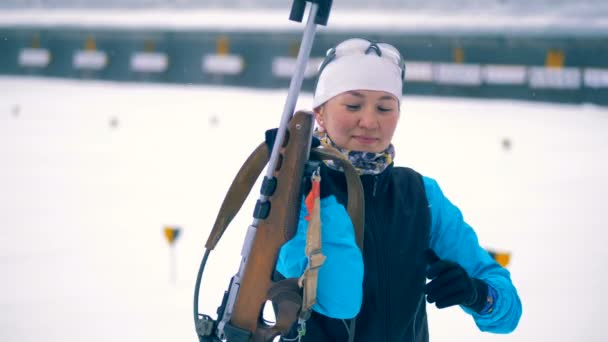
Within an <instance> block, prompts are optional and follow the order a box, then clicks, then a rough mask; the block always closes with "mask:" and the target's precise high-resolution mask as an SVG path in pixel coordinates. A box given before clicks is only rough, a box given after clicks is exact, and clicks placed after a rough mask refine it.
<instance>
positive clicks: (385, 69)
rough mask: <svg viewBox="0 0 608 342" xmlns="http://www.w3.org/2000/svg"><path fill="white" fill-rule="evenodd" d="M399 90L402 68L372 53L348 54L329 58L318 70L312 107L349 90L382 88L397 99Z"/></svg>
mask: <svg viewBox="0 0 608 342" xmlns="http://www.w3.org/2000/svg"><path fill="white" fill-rule="evenodd" d="M402 89H403V78H402V69H401V68H400V67H399V65H397V64H396V63H394V62H393V61H391V60H390V59H388V58H382V57H380V56H378V55H377V54H376V53H368V54H364V53H354V54H349V55H346V56H340V57H337V58H335V59H333V60H331V61H330V62H329V63H328V64H327V65H325V67H324V68H323V69H322V70H321V74H320V75H319V78H318V81H317V86H316V88H315V94H314V98H313V108H317V107H319V106H320V105H322V104H324V103H325V102H327V100H329V99H331V98H332V97H334V96H336V95H339V94H341V93H343V92H346V91H350V90H378V91H385V92H387V93H390V94H392V95H394V96H395V98H397V101H401V95H402Z"/></svg>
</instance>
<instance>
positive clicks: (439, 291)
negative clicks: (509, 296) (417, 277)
mask: <svg viewBox="0 0 608 342" xmlns="http://www.w3.org/2000/svg"><path fill="white" fill-rule="evenodd" d="M425 255H426V259H427V263H428V264H429V267H428V269H427V273H426V277H427V278H428V279H431V281H430V282H429V283H427V284H426V286H425V287H424V293H425V294H426V295H427V297H426V300H427V302H429V303H435V305H436V306H437V308H439V309H443V308H447V307H449V306H452V305H464V306H467V307H469V308H471V309H472V310H473V311H475V312H477V313H479V312H481V311H482V310H483V309H484V308H485V307H486V305H487V304H488V299H487V298H488V285H487V284H486V283H485V282H484V281H482V280H479V279H476V278H471V277H469V275H468V274H467V272H466V271H465V269H464V268H462V266H460V265H459V264H458V263H455V262H453V261H448V260H441V259H439V257H438V256H437V254H435V252H434V251H433V250H432V249H427V250H426V252H425Z"/></svg>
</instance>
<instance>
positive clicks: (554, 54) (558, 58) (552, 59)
mask: <svg viewBox="0 0 608 342" xmlns="http://www.w3.org/2000/svg"><path fill="white" fill-rule="evenodd" d="M565 61H566V55H565V54H564V51H562V50H549V51H547V57H546V58H545V66H546V67H547V68H563V67H564V62H565Z"/></svg>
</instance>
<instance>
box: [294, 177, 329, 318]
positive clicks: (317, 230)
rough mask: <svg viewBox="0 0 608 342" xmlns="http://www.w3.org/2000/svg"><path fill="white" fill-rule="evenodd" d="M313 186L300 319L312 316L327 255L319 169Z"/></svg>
mask: <svg viewBox="0 0 608 342" xmlns="http://www.w3.org/2000/svg"><path fill="white" fill-rule="evenodd" d="M311 180H312V188H311V190H310V194H308V196H307V198H306V203H307V204H308V203H311V202H312V212H310V210H309V215H308V217H307V219H308V229H307V232H306V249H305V253H306V256H307V258H308V265H307V267H306V270H304V274H302V276H301V277H300V279H299V280H298V285H300V287H302V288H303V289H304V291H303V292H304V293H303V298H302V310H301V311H300V319H302V320H306V319H308V317H309V316H310V310H311V308H312V306H313V305H314V304H315V303H316V302H317V282H318V279H319V268H320V267H321V266H322V265H323V263H324V262H325V255H323V252H322V250H321V176H320V175H319V169H317V170H315V172H314V173H313V175H312V177H311Z"/></svg>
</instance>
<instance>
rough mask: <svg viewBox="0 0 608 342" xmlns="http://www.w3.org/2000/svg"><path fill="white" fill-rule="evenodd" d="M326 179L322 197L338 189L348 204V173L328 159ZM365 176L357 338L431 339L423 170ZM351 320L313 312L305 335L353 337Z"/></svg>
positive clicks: (324, 169) (328, 338)
mask: <svg viewBox="0 0 608 342" xmlns="http://www.w3.org/2000/svg"><path fill="white" fill-rule="evenodd" d="M321 179H322V181H321V197H325V196H328V195H330V194H332V195H334V196H336V198H337V200H338V202H340V203H341V204H343V205H345V206H346V201H347V189H346V180H345V177H344V174H343V173H342V172H339V171H335V170H332V169H330V168H328V167H326V166H325V165H322V167H321ZM361 181H362V183H363V189H364V193H365V241H364V248H363V249H364V251H363V260H364V266H365V273H364V280H363V304H362V307H361V311H360V312H359V315H358V316H357V318H356V319H357V321H356V332H355V341H391V342H393V341H408V342H409V341H416V342H418V341H428V326H427V316H426V309H425V298H424V293H423V288H424V284H425V270H426V264H425V259H424V254H423V253H424V250H425V249H426V248H428V246H429V232H430V214H429V210H428V202H427V199H426V194H425V191H424V184H423V180H422V176H421V175H420V174H418V173H417V172H415V171H414V170H412V169H408V168H402V167H393V166H392V165H391V166H389V167H388V168H387V169H386V170H385V171H383V172H382V173H381V174H379V175H363V176H361ZM349 324H350V322H349V320H340V319H333V318H329V317H325V316H322V315H320V314H317V313H315V312H313V314H312V316H311V318H310V319H309V320H308V321H307V322H306V335H305V336H304V337H303V339H302V340H303V341H315V342H320V341H348V330H347V327H348V325H349ZM294 334H295V326H294V329H293V330H292V334H290V336H295V335H294Z"/></svg>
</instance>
